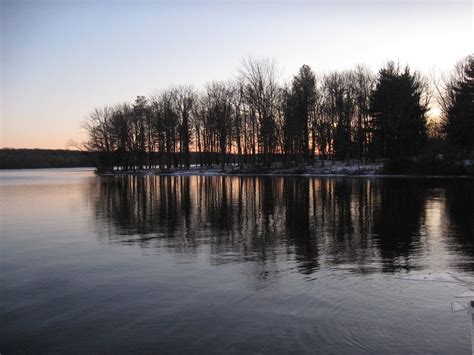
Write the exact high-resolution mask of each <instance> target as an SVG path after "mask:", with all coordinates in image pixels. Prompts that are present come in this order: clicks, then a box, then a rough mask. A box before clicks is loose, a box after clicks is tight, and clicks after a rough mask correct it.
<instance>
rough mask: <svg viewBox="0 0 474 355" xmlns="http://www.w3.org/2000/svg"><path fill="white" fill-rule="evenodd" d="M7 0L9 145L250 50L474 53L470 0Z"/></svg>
mask: <svg viewBox="0 0 474 355" xmlns="http://www.w3.org/2000/svg"><path fill="white" fill-rule="evenodd" d="M1 1H2V3H1V4H2V8H1V75H2V76H1V90H2V92H1V99H2V102H1V125H0V130H1V135H0V147H30V148H31V147H42V148H64V147H65V146H66V143H67V141H68V140H69V139H71V138H73V139H76V140H77V139H80V138H81V128H80V126H81V122H82V121H83V120H84V118H85V117H86V116H87V115H88V113H89V112H90V111H91V110H92V109H93V108H94V107H96V106H103V105H105V104H115V103H119V102H122V101H132V100H133V99H134V98H135V97H136V96H137V95H142V94H144V95H147V94H150V93H153V92H154V91H155V90H157V89H162V88H166V87H168V86H169V85H172V84H184V83H189V84H193V85H194V86H195V87H197V88H199V87H201V86H202V85H203V84H204V83H205V82H206V81H209V80H214V79H216V80H220V79H228V78H232V77H233V76H235V75H236V73H237V70H238V67H239V63H240V61H241V59H242V58H243V57H245V56H248V55H253V56H256V57H259V56H266V57H271V58H274V59H276V60H277V62H278V64H279V65H280V67H281V69H282V80H285V79H287V78H289V77H291V75H292V74H294V73H295V72H296V70H297V69H298V67H299V66H301V65H302V64H309V65H310V66H311V67H312V68H313V69H314V70H315V71H316V72H320V73H323V72H326V71H329V70H333V69H349V68H351V67H353V66H354V65H355V64H357V63H366V64H367V65H369V66H370V67H372V68H373V69H374V70H377V69H378V68H379V67H380V66H381V65H383V63H384V62H385V61H386V60H388V59H393V60H399V61H400V62H401V63H402V64H405V63H408V64H410V65H411V67H413V68H414V69H418V70H420V71H422V72H423V73H425V74H429V73H431V72H432V71H434V70H437V71H445V70H448V69H449V68H451V67H452V66H453V65H454V64H455V62H456V61H458V60H459V59H461V58H462V57H463V56H465V55H467V54H468V53H470V52H473V51H474V45H473V43H474V41H473V38H474V37H473V7H472V2H471V1H462V2H456V1H438V2H433V1H415V2H409V1H395V0H393V1H388V0H379V1H376V0H372V1H355V0H353V1H336V2H329V1H326V2H324V1H298V2H294V1H293V2H291V1H260V2H257V3H254V2H251V1H245V2H243V1H220V2H218V1H194V2H193V1H178V2H156V1H60V0H58V1H30V2H25V1H18V0H16V1H4V0H1Z"/></svg>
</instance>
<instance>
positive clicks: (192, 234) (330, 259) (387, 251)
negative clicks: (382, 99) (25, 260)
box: [88, 176, 474, 278]
mask: <svg viewBox="0 0 474 355" xmlns="http://www.w3.org/2000/svg"><path fill="white" fill-rule="evenodd" d="M88 188H89V194H88V196H89V198H90V203H91V206H92V211H93V213H94V216H95V221H96V223H97V229H98V231H99V235H100V236H101V238H105V240H106V241H109V242H112V243H123V244H133V245H140V246H141V247H142V248H144V249H147V250H149V249H152V250H155V251H156V252H157V253H159V252H160V251H161V250H166V251H168V252H171V253H177V254H179V255H181V256H183V255H188V256H189V257H190V258H196V257H197V255H198V254H200V253H203V252H204V251H205V252H206V253H208V254H209V256H210V262H211V263H212V264H224V263H229V262H244V261H247V260H252V261H254V262H257V263H261V264H262V265H266V267H262V270H261V276H262V277H264V278H265V277H271V272H269V271H268V270H271V267H269V265H272V264H276V263H277V260H285V259H288V258H291V259H294V260H295V261H296V265H297V268H298V271H299V272H301V273H303V274H312V273H313V272H315V271H316V270H318V269H319V268H320V267H321V265H326V266H327V267H338V268H347V269H348V270H350V271H351V272H358V273H371V272H375V271H377V272H380V271H382V272H397V271H406V270H422V269H423V268H424V266H425V265H426V264H427V263H431V262H432V261H436V260H437V259H436V258H445V259H449V262H452V263H454V264H455V266H456V267H457V268H459V269H462V270H474V265H473V263H472V260H473V259H474V242H473V235H472V233H473V230H474V189H473V183H472V180H458V181H456V180H451V181H443V180H425V179H381V178H373V179H372V178H354V179H351V178H301V177H294V178H288V177H285V178H281V177H229V176H227V177H226V176H213V177H211V176H191V177H186V176H116V177H109V178H98V179H96V180H94V181H93V182H92V183H91V184H90V185H89V187H88ZM435 199H436V201H438V202H440V204H439V203H438V204H432V206H440V207H439V208H441V207H442V210H437V211H433V209H432V208H431V209H430V208H427V204H428V202H430V201H434V200H435ZM445 211H447V212H446V213H445ZM440 218H441V219H442V220H441V221H440V220H439V219H440ZM434 220H436V221H437V222H442V223H440V225H442V226H444V227H446V228H448V229H449V231H450V232H449V233H448V234H446V235H444V236H441V239H440V240H438V239H436V238H434V237H433V238H432V236H431V235H430V233H429V232H427V231H430V223H434V222H433V221H434ZM430 238H432V239H431V240H430ZM443 238H444V239H443ZM446 238H450V240H447V239H446ZM427 240H428V242H430V243H431V244H433V243H437V244H439V245H438V246H437V247H435V248H430V249H429V250H428V249H427V247H426V245H427V242H426V241H427ZM428 244H429V243H428ZM433 250H434V251H433ZM450 253H456V254H460V255H464V256H465V257H464V258H462V257H459V255H458V257H457V258H452V261H451V258H450V255H451V254H450ZM275 267H276V266H275Z"/></svg>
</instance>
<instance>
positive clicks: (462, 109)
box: [444, 55, 474, 156]
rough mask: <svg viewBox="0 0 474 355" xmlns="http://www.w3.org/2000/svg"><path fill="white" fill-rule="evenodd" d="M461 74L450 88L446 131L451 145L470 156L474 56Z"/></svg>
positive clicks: (473, 140)
mask: <svg viewBox="0 0 474 355" xmlns="http://www.w3.org/2000/svg"><path fill="white" fill-rule="evenodd" d="M460 74H461V75H460V77H459V78H457V79H456V80H455V81H453V82H452V84H451V87H450V92H451V98H450V99H449V100H448V102H449V105H448V107H447V110H446V111H447V112H446V117H445V122H444V131H445V133H446V138H447V140H448V143H449V144H451V145H452V146H454V147H456V148H458V149H461V150H462V151H463V152H465V153H467V156H470V155H471V154H472V153H473V152H474V55H470V56H468V57H467V58H466V59H465V60H464V62H463V63H462V67H461V73H460Z"/></svg>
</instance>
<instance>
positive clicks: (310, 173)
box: [95, 164, 474, 179]
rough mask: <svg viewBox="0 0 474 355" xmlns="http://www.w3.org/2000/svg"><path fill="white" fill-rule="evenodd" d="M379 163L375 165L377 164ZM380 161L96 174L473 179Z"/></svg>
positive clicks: (145, 170) (101, 174)
mask: <svg viewBox="0 0 474 355" xmlns="http://www.w3.org/2000/svg"><path fill="white" fill-rule="evenodd" d="M375 165H376V166H375ZM382 168H383V166H382V165H381V164H372V165H370V167H369V166H363V167H362V166H361V167H359V168H358V167H357V166H344V167H341V166H340V165H339V166H338V167H336V166H334V167H324V168H321V167H311V168H307V169H304V171H302V169H301V168H287V169H276V168H274V169H269V170H262V171H256V170H255V169H248V170H245V169H228V168H227V169H225V170H224V171H222V170H221V169H216V168H207V169H206V168H200V167H199V168H197V167H191V168H189V169H169V170H160V169H139V170H135V171H133V170H125V171H113V172H104V173H99V172H97V171H95V174H96V175H97V176H100V177H114V176H239V177H245V176H247V177H252V176H253V177H346V178H418V179H424V178H430V179H450V178H456V179H474V176H470V175H422V174H403V173H400V174H387V173H384V172H383V171H382Z"/></svg>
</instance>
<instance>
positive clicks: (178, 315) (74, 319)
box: [0, 169, 474, 354]
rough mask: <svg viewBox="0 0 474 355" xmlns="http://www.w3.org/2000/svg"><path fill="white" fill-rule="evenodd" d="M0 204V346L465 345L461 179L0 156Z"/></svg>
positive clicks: (306, 348) (466, 271)
mask: <svg viewBox="0 0 474 355" xmlns="http://www.w3.org/2000/svg"><path fill="white" fill-rule="evenodd" d="M0 213H1V248H0V252H1V276H0V278H1V280H0V281H1V288H2V290H1V296H0V302H1V309H0V314H1V324H2V326H1V332H0V352H1V353H2V354H9V353H17V352H41V353H46V352H48V353H90V352H102V353H117V352H121V353H124V352H125V353H127V352H155V353H156V352H159V353H183V352H186V353H209V352H212V353H288V352H306V353H367V352H377V353H378V352H413V353H420V352H425V353H426V352H437V353H466V354H469V353H470V351H471V341H470V331H469V326H470V322H469V319H468V316H467V313H466V311H465V310H462V304H463V303H466V301H465V300H459V299H456V298H455V296H457V295H459V294H461V293H463V292H465V291H467V290H469V287H470V285H471V284H472V283H473V282H474V181H473V180H470V179H422V178H381V177H367V178H365V177H364V178H347V177H323V178H308V177H236V176H234V177H222V176H187V177H186V176H129V177H125V176H121V177H118V176H117V177H107V178H105V177H102V178H101V177H97V176H95V175H94V174H93V172H92V171H91V170H87V169H52V170H24V171H19V170H16V171H2V172H1V173H0ZM457 300H458V301H459V302H460V303H461V304H460V303H456V301H457ZM456 310H459V311H457V312H455V311H456Z"/></svg>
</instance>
